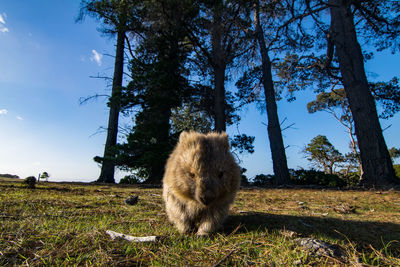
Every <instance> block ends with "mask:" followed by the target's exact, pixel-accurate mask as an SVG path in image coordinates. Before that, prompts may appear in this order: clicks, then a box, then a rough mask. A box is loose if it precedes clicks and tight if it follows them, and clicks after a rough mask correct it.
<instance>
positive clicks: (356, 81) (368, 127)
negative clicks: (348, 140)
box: [329, 0, 397, 187]
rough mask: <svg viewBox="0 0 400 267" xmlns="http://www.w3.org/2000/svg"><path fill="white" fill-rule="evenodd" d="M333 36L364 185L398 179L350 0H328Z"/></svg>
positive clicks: (382, 184) (386, 183) (389, 182)
mask: <svg viewBox="0 0 400 267" xmlns="http://www.w3.org/2000/svg"><path fill="white" fill-rule="evenodd" d="M329 4H330V5H331V7H330V12H331V29H332V40H333V43H334V45H335V48H336V53H337V56H338V59H339V67H340V72H341V74H342V78H343V85H344V89H345V91H346V96H347V98H348V101H349V105H350V109H351V112H352V115H353V118H354V125H355V133H356V136H357V140H358V144H359V148H360V157H361V162H362V169H363V176H362V178H361V183H362V184H363V185H364V186H366V187H377V186H378V187H379V186H385V185H389V184H391V183H397V181H396V178H395V173H394V169H393V164H392V161H391V160H390V156H389V152H388V150H387V146H386V143H385V140H384V138H383V134H382V129H381V126H380V123H379V119H378V114H377V111H376V106H375V102H374V99H373V97H372V95H371V91H370V88H369V86H368V81H367V77H366V75H365V70H364V61H363V55H362V52H361V47H360V44H359V43H358V40H357V34H356V31H355V26H354V18H353V14H352V11H351V7H350V5H351V3H350V2H349V1H345V0H329Z"/></svg>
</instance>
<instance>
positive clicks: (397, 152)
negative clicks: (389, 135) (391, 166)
mask: <svg viewBox="0 0 400 267" xmlns="http://www.w3.org/2000/svg"><path fill="white" fill-rule="evenodd" d="M389 155H390V158H391V159H392V160H393V161H394V160H395V159H397V158H400V149H399V148H395V147H392V148H391V149H389Z"/></svg>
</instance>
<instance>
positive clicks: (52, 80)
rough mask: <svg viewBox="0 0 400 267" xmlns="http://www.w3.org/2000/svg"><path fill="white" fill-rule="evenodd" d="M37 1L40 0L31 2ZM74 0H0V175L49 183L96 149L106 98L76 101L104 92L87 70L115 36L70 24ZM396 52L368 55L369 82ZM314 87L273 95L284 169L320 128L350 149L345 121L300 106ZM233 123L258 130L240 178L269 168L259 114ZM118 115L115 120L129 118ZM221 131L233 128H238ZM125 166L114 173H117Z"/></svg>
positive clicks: (82, 164) (89, 163) (85, 177)
mask: <svg viewBox="0 0 400 267" xmlns="http://www.w3.org/2000/svg"><path fill="white" fill-rule="evenodd" d="M39 3H40V5H39ZM79 3H80V1H79V0H73V1H71V0H51V1H50V0H41V1H27V0H19V1H15V0H2V1H1V2H0V173H11V174H17V175H19V176H21V177H22V178H24V177H26V176H29V175H37V174H38V173H40V172H43V171H47V172H48V173H50V175H51V177H50V179H51V180H53V181H93V180H95V179H97V177H98V174H99V171H100V169H99V167H98V165H97V164H96V163H95V162H94V161H93V157H94V156H96V155H102V152H103V149H104V147H103V146H104V143H105V137H106V136H105V133H104V132H101V131H100V133H97V132H98V130H99V127H102V126H103V127H104V126H106V125H107V119H108V118H107V116H108V110H107V107H106V101H105V100H104V99H99V100H97V101H94V102H90V103H88V104H85V105H79V98H81V97H85V96H89V95H93V94H96V93H98V94H106V93H109V88H107V86H106V83H105V81H104V80H101V79H92V78H90V77H89V76H96V75H98V74H106V75H110V73H112V67H113V59H112V58H111V57H109V56H107V55H106V54H114V40H113V39H112V38H109V37H104V36H102V35H101V34H100V33H99V32H98V31H97V30H96V29H97V27H98V24H97V23H96V22H95V21H93V20H92V19H90V18H86V19H85V21H84V22H83V23H75V19H76V17H77V16H78V12H79ZM399 62H400V56H399V55H394V56H393V55H391V54H390V53H388V52H384V53H380V54H376V55H375V58H374V59H373V60H371V61H369V62H368V63H367V65H366V69H367V71H368V72H369V73H372V74H373V75H371V77H373V78H374V79H376V80H388V79H390V78H391V77H393V76H395V75H399V69H400V68H399V67H400V63H399ZM314 97H315V95H314V94H313V93H312V92H310V91H303V92H299V93H298V94H297V100H296V101H295V102H293V103H287V102H286V101H281V102H279V103H278V109H279V115H280V118H281V119H283V118H284V117H287V121H286V125H288V124H290V123H295V125H294V126H293V128H292V129H288V130H286V131H284V142H285V145H288V146H289V147H288V148H287V156H288V164H289V167H290V168H297V167H300V166H303V167H308V166H309V163H308V162H307V160H305V159H304V156H303V155H302V154H301V153H300V151H301V150H302V148H303V147H304V146H305V145H306V144H307V143H308V142H309V141H310V140H311V138H313V137H314V136H316V135H318V134H323V135H326V136H327V137H328V139H329V140H330V141H331V142H332V143H333V144H334V145H335V146H336V147H337V148H338V149H339V150H340V151H341V152H347V151H348V136H347V134H346V133H345V129H344V128H343V127H341V126H340V125H339V123H338V122H336V121H335V120H334V119H333V118H331V116H330V115H329V114H326V113H317V114H311V115H310V114H308V113H307V110H306V103H307V102H309V101H311V100H312V99H313V98H314ZM241 115H242V123H241V124H240V125H239V131H240V132H241V133H246V134H249V135H254V136H255V137H256V141H255V153H254V154H251V155H242V156H240V158H241V160H242V165H243V166H244V167H245V168H247V169H248V172H247V175H248V177H253V176H254V175H256V174H260V173H272V162H271V156H270V152H269V145H268V138H267V128H266V126H265V125H263V123H266V122H267V120H266V115H265V114H260V112H259V111H258V110H257V109H256V108H255V107H254V106H250V107H248V108H246V109H245V110H244V111H242V112H241ZM399 118H400V117H399V115H396V116H395V117H394V118H391V119H389V120H384V121H382V122H381V124H382V128H386V127H387V126H389V125H392V126H391V127H390V128H388V129H387V130H385V132H384V135H385V138H386V143H387V145H388V147H392V146H395V147H400V139H399V137H398V136H399V133H400V120H399ZM128 121H129V119H127V118H125V119H123V120H122V123H127V122H128ZM228 133H230V134H237V128H236V126H234V127H231V128H229V129H228ZM123 175H124V173H122V172H118V173H117V177H118V178H119V177H122V176H123Z"/></svg>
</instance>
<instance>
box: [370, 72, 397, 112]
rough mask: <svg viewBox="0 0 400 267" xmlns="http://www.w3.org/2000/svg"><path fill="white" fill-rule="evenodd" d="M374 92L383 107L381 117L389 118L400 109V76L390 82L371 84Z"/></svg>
mask: <svg viewBox="0 0 400 267" xmlns="http://www.w3.org/2000/svg"><path fill="white" fill-rule="evenodd" d="M369 86H370V89H371V91H372V94H373V95H374V97H375V99H376V100H377V101H378V103H380V104H381V106H382V107H383V111H382V113H381V114H380V115H379V117H381V118H383V119H388V118H391V117H393V116H394V114H396V113H397V112H399V111H400V84H399V78H398V77H394V78H392V79H391V80H390V81H388V82H376V83H370V84H369Z"/></svg>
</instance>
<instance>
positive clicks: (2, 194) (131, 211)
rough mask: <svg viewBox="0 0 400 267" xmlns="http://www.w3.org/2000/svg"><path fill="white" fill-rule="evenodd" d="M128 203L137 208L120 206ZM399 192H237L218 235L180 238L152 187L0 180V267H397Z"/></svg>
mask: <svg viewBox="0 0 400 267" xmlns="http://www.w3.org/2000/svg"><path fill="white" fill-rule="evenodd" d="M132 194H133V195H138V196H139V202H138V204H137V205H134V206H128V205H126V204H125V203H124V200H125V199H126V198H127V197H128V196H129V195H132ZM106 230H113V231H116V232H121V233H125V234H130V235H134V236H147V235H158V236H161V240H160V241H159V242H157V243H151V244H143V243H139V244H138V243H130V242H128V241H123V240H115V241H112V240H110V238H109V236H108V235H106V234H105V231H106ZM298 237H313V238H317V239H319V240H323V241H325V242H329V243H330V244H335V245H337V247H339V248H340V249H341V251H343V253H344V256H343V257H335V256H332V255H320V256H319V255H316V254H314V253H313V252H310V251H307V250H305V249H304V248H302V247H301V246H299V245H298V243H297V242H296V239H297V238H298ZM398 240H400V193H399V192H396V191H384V192H381V191H339V190H312V189H245V190H241V191H240V192H239V194H238V196H237V199H236V201H235V204H234V205H233V206H232V208H231V215H230V217H229V218H228V220H227V221H226V223H225V224H224V229H223V230H221V231H220V232H218V233H217V234H215V235H213V236H211V237H207V238H197V237H196V236H193V235H189V236H187V235H180V234H179V233H178V232H177V231H176V229H175V228H174V227H173V226H172V225H171V224H170V223H169V222H168V221H167V218H166V214H165V211H164V206H163V202H162V199H161V189H158V188H156V189H154V188H153V189H148V188H147V189H146V188H139V187H134V186H104V185H90V184H72V183H63V184H61V183H59V184H58V183H42V184H39V186H37V188H36V189H27V188H25V185H24V184H23V183H21V182H20V181H16V180H9V179H7V180H5V179H3V180H0V265H33V266H35V265H63V266H70V265H89V266H91V265H110V264H111V265H118V266H134V265H144V266H147V265H157V266H166V265H182V266H215V265H219V266H232V265H236V266H247V265H256V266H257V265H278V266H282V265H286V266H296V265H305V266H308V265H356V264H365V265H382V266H389V265H392V266H396V265H400V259H399V256H400V244H399V242H398Z"/></svg>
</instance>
